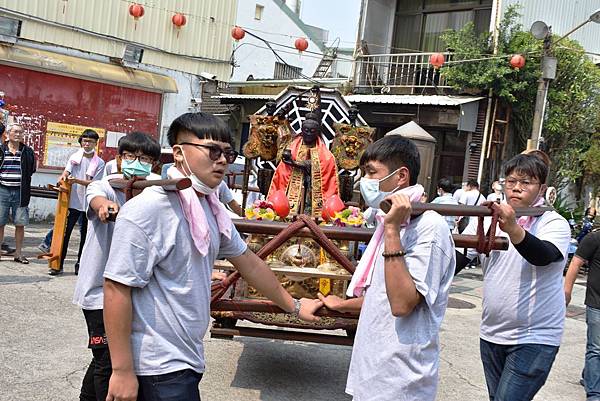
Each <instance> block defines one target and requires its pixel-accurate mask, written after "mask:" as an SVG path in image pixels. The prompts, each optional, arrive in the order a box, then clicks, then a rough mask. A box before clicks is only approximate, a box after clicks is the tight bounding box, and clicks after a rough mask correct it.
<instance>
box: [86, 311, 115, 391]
mask: <svg viewBox="0 0 600 401" xmlns="http://www.w3.org/2000/svg"><path fill="white" fill-rule="evenodd" d="M83 315H84V317H85V322H86V324H87V328H88V335H89V340H88V348H90V350H91V351H92V355H93V357H92V362H91V363H90V366H89V367H88V370H87V371H86V372H85V376H84V377H83V383H81V394H80V395H79V400H80V401H105V400H106V395H107V394H108V381H109V380H110V375H111V373H112V365H111V363H110V353H109V352H108V343H107V341H106V332H105V331H104V318H103V316H102V310H101V309H100V310H85V309H84V310H83Z"/></svg>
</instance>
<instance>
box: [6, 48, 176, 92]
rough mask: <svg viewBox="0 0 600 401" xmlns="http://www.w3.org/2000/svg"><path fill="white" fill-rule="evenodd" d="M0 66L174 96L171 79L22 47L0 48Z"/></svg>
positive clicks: (173, 86) (174, 90)
mask: <svg viewBox="0 0 600 401" xmlns="http://www.w3.org/2000/svg"><path fill="white" fill-rule="evenodd" d="M0 64H5V65H11V66H16V67H22V68H27V69H30V70H36V71H41V72H49V73H54V74H58V75H64V76H68V77H73V78H80V79H86V80H90V81H96V82H103V83H107V84H112V85H118V86H126V87H130V88H135V89H142V90H147V91H152V92H159V93H177V83H176V82H175V80H174V79H173V78H171V77H168V76H165V75H161V74H156V73H153V72H147V71H140V70H131V69H125V68H123V67H121V66H119V65H115V64H108V63H101V62H99V61H94V60H87V59H83V58H79V57H73V56H66V55H64V54H58V53H53V52H48V51H44V50H38V49H32V48H29V47H24V46H18V45H16V46H0Z"/></svg>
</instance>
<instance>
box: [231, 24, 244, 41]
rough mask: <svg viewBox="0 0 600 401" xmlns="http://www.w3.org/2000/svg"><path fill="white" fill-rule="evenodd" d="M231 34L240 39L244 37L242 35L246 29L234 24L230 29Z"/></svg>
mask: <svg viewBox="0 0 600 401" xmlns="http://www.w3.org/2000/svg"><path fill="white" fill-rule="evenodd" d="M231 36H232V37H233V38H234V39H235V40H236V41H237V40H242V39H244V36H246V31H244V30H243V29H242V28H240V27H239V26H234V27H233V29H232V30H231Z"/></svg>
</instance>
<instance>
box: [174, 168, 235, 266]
mask: <svg viewBox="0 0 600 401" xmlns="http://www.w3.org/2000/svg"><path fill="white" fill-rule="evenodd" d="M167 176H168V177H169V178H185V176H184V175H183V174H182V173H181V171H179V170H178V169H177V167H175V166H171V167H170V168H169V169H168V170H167ZM177 195H178V197H179V202H180V204H181V209H183V215H184V216H185V219H186V220H187V222H188V225H189V226H190V233H191V234H192V239H193V240H194V245H195V246H196V249H197V250H198V252H200V254H201V255H202V256H206V255H207V253H208V246H209V245H210V232H209V228H208V222H207V220H206V214H205V213H204V209H203V208H202V205H201V204H200V199H198V194H197V193H196V191H194V189H193V188H192V187H190V188H186V189H183V190H181V191H177ZM206 201H207V202H208V205H209V206H210V210H212V212H213V214H214V216H215V220H217V225H218V227H219V233H221V234H223V235H224V236H225V237H227V238H228V239H231V229H232V226H233V223H232V222H231V218H230V217H229V214H228V213H227V210H226V209H225V206H223V204H222V203H221V202H219V197H218V196H217V193H216V192H214V193H212V194H210V195H208V196H206Z"/></svg>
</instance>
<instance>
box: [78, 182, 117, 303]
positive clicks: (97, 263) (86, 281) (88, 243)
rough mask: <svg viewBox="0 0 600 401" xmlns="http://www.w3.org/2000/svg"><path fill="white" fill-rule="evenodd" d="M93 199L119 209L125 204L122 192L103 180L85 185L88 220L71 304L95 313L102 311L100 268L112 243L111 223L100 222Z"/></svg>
mask: <svg viewBox="0 0 600 401" xmlns="http://www.w3.org/2000/svg"><path fill="white" fill-rule="evenodd" d="M97 196H101V197H104V198H106V199H108V200H111V201H113V202H115V203H116V204H118V205H119V206H122V205H123V204H124V203H125V193H123V192H121V191H115V190H114V189H113V188H112V187H111V186H110V184H109V182H108V180H107V177H105V178H103V179H102V180H99V181H94V182H92V183H91V184H90V185H88V186H87V192H86V202H85V209H86V214H87V218H88V220H89V223H88V229H87V237H86V238H85V244H84V246H83V250H82V252H81V262H80V265H81V266H80V268H79V275H78V276H77V284H76V285H75V293H74V295H73V303H74V304H75V305H78V306H79V307H81V308H82V309H86V310H98V309H103V308H104V305H103V303H104V293H103V289H102V286H103V284H104V278H103V277H102V273H104V266H105V265H106V261H107V260H108V250H109V249H110V244H111V242H112V236H113V231H114V228H115V223H114V222H111V221H109V222H107V223H102V222H101V221H100V220H99V219H98V215H97V214H96V212H95V211H94V209H92V208H90V207H89V204H90V202H91V201H92V199H94V198H95V197H97Z"/></svg>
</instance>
